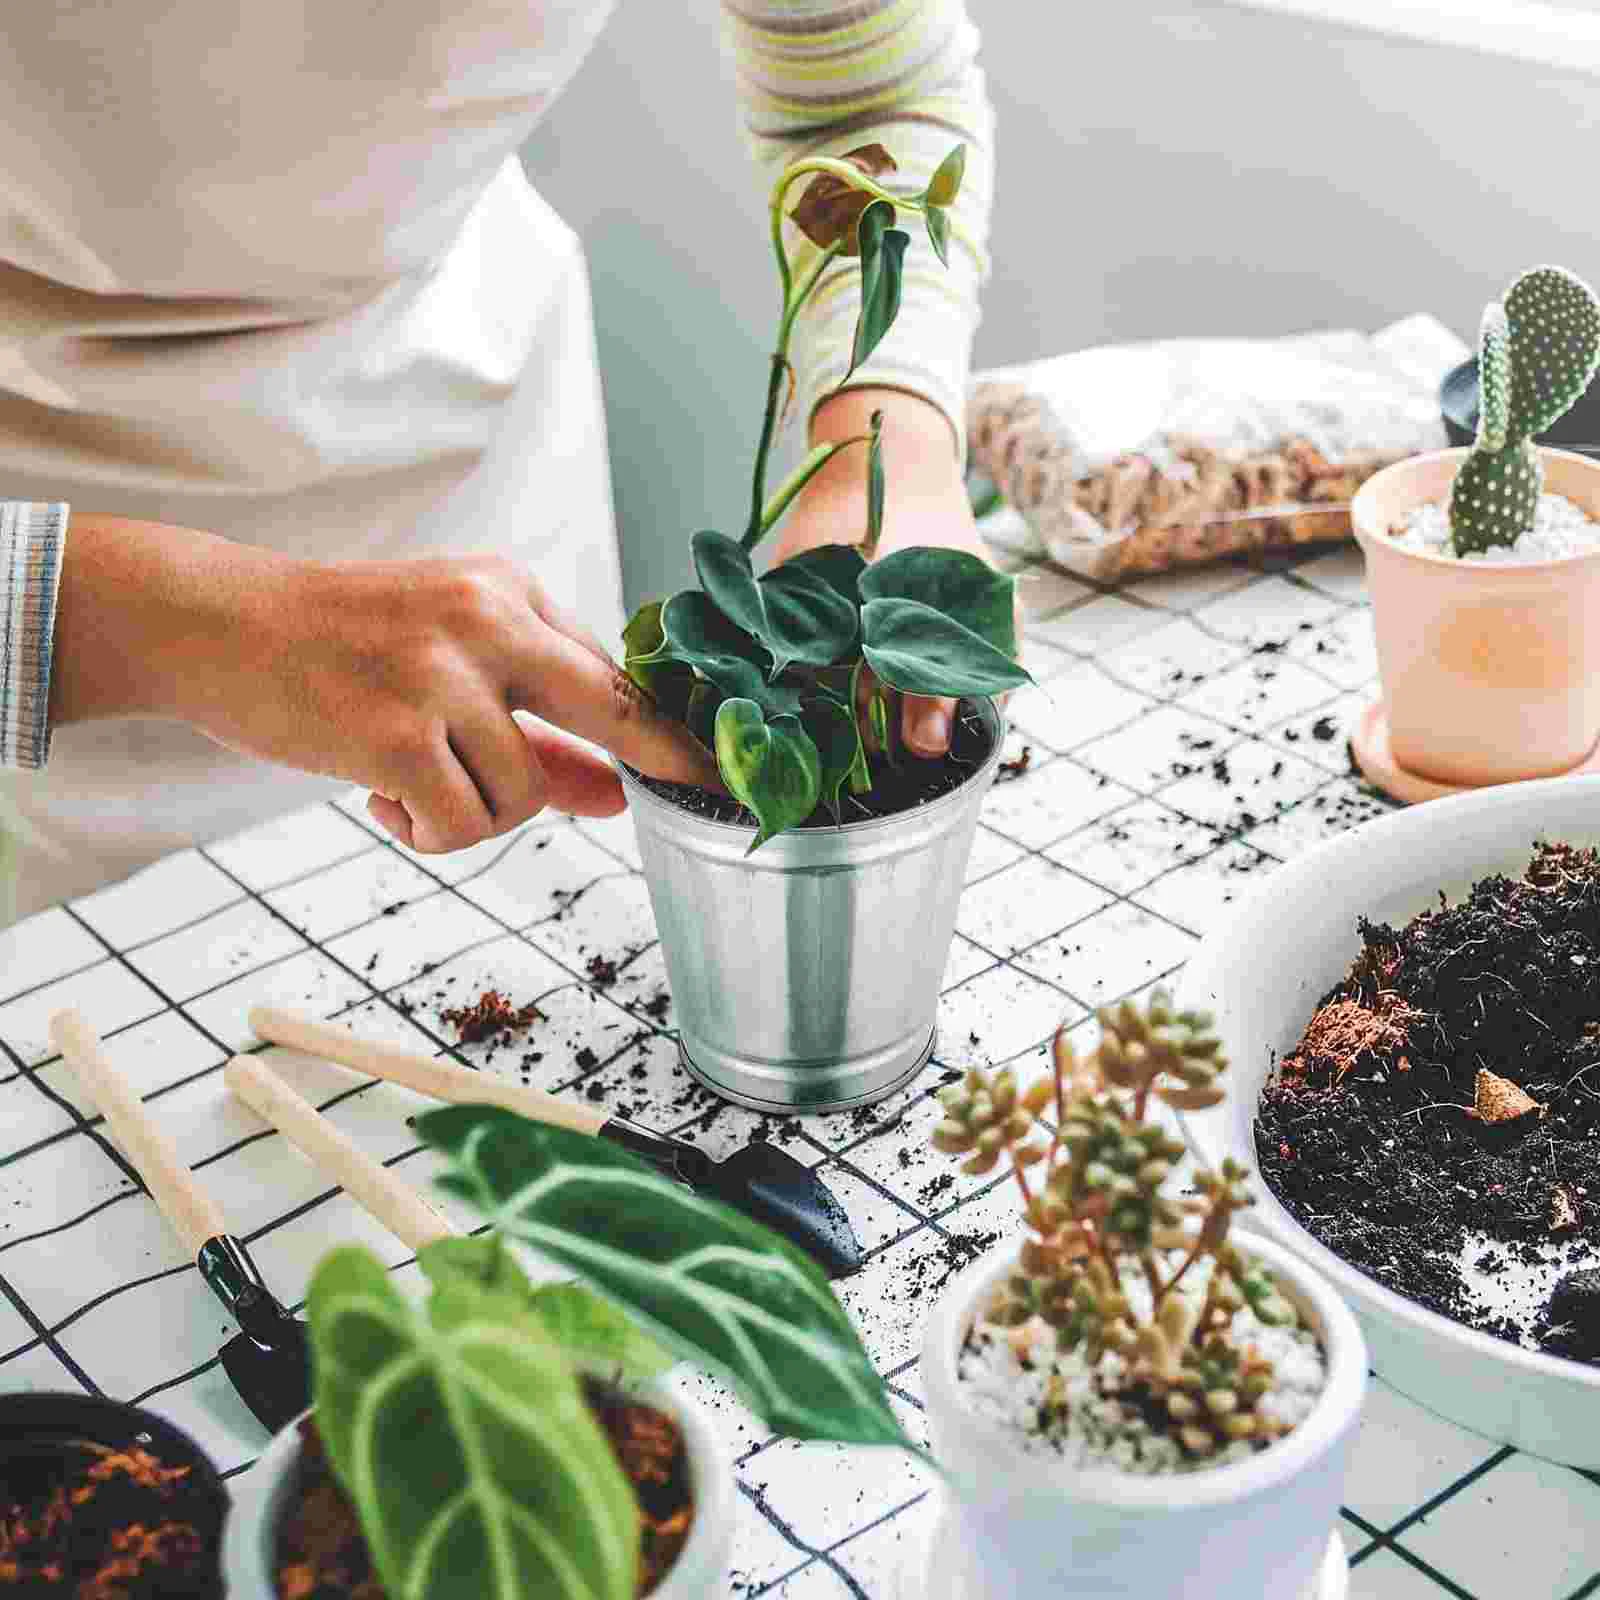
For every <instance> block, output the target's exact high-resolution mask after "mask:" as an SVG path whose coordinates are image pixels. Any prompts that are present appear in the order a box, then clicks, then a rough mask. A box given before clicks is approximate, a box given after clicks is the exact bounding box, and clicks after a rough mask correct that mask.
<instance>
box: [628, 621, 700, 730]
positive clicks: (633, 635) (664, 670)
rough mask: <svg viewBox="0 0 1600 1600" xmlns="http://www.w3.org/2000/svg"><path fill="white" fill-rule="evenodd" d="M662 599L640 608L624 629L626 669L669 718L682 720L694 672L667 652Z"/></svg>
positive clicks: (692, 683)
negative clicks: (663, 628) (662, 624)
mask: <svg viewBox="0 0 1600 1600" xmlns="http://www.w3.org/2000/svg"><path fill="white" fill-rule="evenodd" d="M661 606H662V602H661V601H659V600H652V601H651V602H650V603H649V605H644V606H640V607H639V609H638V610H637V611H635V612H634V614H633V616H632V618H631V619H630V620H629V622H628V625H627V627H625V628H624V629H623V630H622V643H623V658H622V666H623V670H624V671H625V672H626V673H627V674H628V676H629V677H630V678H632V679H633V681H634V682H635V683H636V684H638V685H639V687H640V688H641V689H643V690H644V692H645V693H646V694H647V695H649V696H650V698H651V699H652V700H654V701H655V703H656V704H657V705H658V706H660V708H661V709H662V710H663V711H664V712H666V714H667V715H668V716H671V717H677V718H679V719H681V718H682V717H683V715H684V713H685V711H686V710H687V709H688V705H689V695H690V693H691V692H692V691H693V689H694V685H695V675H694V669H693V668H692V667H690V666H689V665H688V664H687V663H686V662H682V661H675V660H674V659H673V658H672V655H671V652H670V650H666V649H665V646H666V635H665V634H664V633H663V632H662V628H661Z"/></svg>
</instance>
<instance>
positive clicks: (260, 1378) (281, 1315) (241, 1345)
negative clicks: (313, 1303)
mask: <svg viewBox="0 0 1600 1600" xmlns="http://www.w3.org/2000/svg"><path fill="white" fill-rule="evenodd" d="M199 1264H200V1272H201V1275H202V1276H203V1277H204V1278H205V1280H206V1282H207V1283H208V1284H209V1285H210V1286H211V1289H212V1292H213V1293H214V1294H215V1295H216V1296H217V1298H218V1299H219V1300H221V1301H222V1303H223V1304H224V1305H225V1306H227V1308H228V1310H229V1311H230V1312H231V1313H232V1314H233V1317H234V1319H235V1320H236V1321H237V1322H238V1324H239V1332H238V1333H236V1334H235V1335H234V1336H233V1337H232V1338H231V1339H230V1340H229V1341H228V1342H227V1343H226V1344H225V1345H223V1347H222V1350H221V1360H222V1370H223V1371H224V1372H226V1373H227V1375H228V1381H229V1382H230V1383H231V1384H232V1385H233V1387H234V1389H235V1390H236V1391H237V1393H238V1395H239V1398H240V1399H241V1400H243V1401H244V1403H245V1405H247V1406H248V1407H249V1408H250V1411H251V1413H252V1414H253V1415H254V1416H255V1418H256V1420H257V1421H258V1422H259V1423H260V1424H261V1426H262V1427H264V1428H265V1429H266V1430H267V1431H268V1432H269V1433H277V1432H278V1431H279V1430H280V1429H282V1428H285V1427H287V1426H288V1425H289V1424H290V1423H291V1422H293V1421H294V1419H295V1418H296V1417H298V1416H299V1415H300V1413H301V1412H303V1411H304V1410H305V1409H306V1407H307V1406H309V1405H310V1404H311V1346H310V1344H309V1343H308V1341H307V1338H306V1325H305V1323H303V1322H302V1321H300V1319H299V1318H298V1317H296V1316H294V1315H292V1314H291V1313H290V1312H289V1311H287V1310H286V1309H285V1308H284V1306H283V1305H282V1304H281V1303H280V1302H279V1301H278V1300H277V1298H276V1297H275V1296H274V1295H273V1293H272V1291H271V1290H270V1289H268V1288H267V1286H266V1284H265V1283H264V1282H263V1281H262V1278H261V1274H260V1273H259V1272H257V1270H256V1268H255V1264H254V1263H253V1262H252V1261H251V1260H250V1258H249V1256H248V1255H246V1254H245V1250H244V1246H243V1245H241V1244H240V1243H239V1241H238V1240H237V1239H234V1238H231V1237H229V1236H227V1235H223V1236H221V1237H219V1238H216V1239H208V1240H207V1241H206V1242H205V1244H204V1245H202V1246H201V1249H200V1257H199Z"/></svg>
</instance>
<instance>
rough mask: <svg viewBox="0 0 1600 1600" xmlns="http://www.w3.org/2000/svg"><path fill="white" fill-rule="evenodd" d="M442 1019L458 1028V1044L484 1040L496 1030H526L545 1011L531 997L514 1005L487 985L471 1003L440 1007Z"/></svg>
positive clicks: (498, 1031)
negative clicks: (526, 1001)
mask: <svg viewBox="0 0 1600 1600" xmlns="http://www.w3.org/2000/svg"><path fill="white" fill-rule="evenodd" d="M439 1020H440V1021H441V1022H448V1023H449V1024H450V1026H451V1027H452V1028H454V1029H455V1030H456V1042H457V1043H458V1044H481V1043H482V1042H483V1040H485V1039H492V1038H493V1037H494V1036H495V1034H497V1033H522V1032H524V1031H526V1030H527V1029H528V1028H531V1027H532V1026H533V1024H534V1023H535V1022H542V1021H544V1012H542V1011H541V1010H540V1009H539V1008H538V1006H536V1005H534V1004H533V1002H532V1001H529V1002H528V1004H527V1005H525V1006H514V1005H512V1003H511V1002H510V1001H509V1000H508V999H506V997H505V996H504V995H503V994H501V992H500V991H499V990H498V989H485V990H484V991H483V993H482V994H480V995H479V996H478V998H477V999H476V1000H474V1001H473V1002H472V1003H471V1004H470V1005H465V1006H456V1007H453V1008H452V1009H451V1010H449V1011H441V1012H440V1013H439Z"/></svg>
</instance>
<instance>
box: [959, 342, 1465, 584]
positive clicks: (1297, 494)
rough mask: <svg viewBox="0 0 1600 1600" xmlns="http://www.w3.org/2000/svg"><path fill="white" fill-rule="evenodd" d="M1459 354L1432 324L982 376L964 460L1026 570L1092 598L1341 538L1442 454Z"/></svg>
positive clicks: (1136, 348)
mask: <svg viewBox="0 0 1600 1600" xmlns="http://www.w3.org/2000/svg"><path fill="white" fill-rule="evenodd" d="M1467 354H1468V351H1467V347H1466V346H1465V345H1464V344H1462V342H1461V341H1460V340H1459V339H1458V338H1457V337H1456V336H1455V335H1454V334H1452V333H1451V332H1450V331H1449V330H1448V329H1446V328H1445V327H1444V326H1443V325H1442V324H1440V323H1438V322H1436V321H1435V320H1434V319H1433V318H1432V317H1429V316H1414V317H1408V318H1407V319H1405V320H1404V321H1403V322H1398V323H1395V324H1394V325H1393V326H1391V327H1388V328H1385V329H1383V330H1382V331H1381V332H1379V333H1377V334H1372V335H1369V334H1362V333H1351V332H1332V333H1317V334H1303V335H1299V336H1295V337H1292V338H1286V339H1274V340H1247V339H1181V340H1170V341H1165V342H1162V343H1156V344H1143V345H1122V346H1105V347H1101V348H1098V349H1093V350H1083V351H1079V352H1077V353H1075V354H1072V355H1065V356H1056V357H1052V358H1049V359H1046V360H1041V361H1034V362H1030V363H1027V364H1025V365H1022V366H1016V367H1008V368H1003V369H997V370H994V371H990V372H985V373H980V374H978V375H977V376H976V378H975V379H974V383H973V388H972V393H971V396H970V404H969V407H968V418H969V421H968V457H969V462H970V464H971V467H972V468H973V469H974V472H975V474H976V475H978V476H979V477H980V478H981V477H987V478H988V479H989V480H990V481H991V482H992V483H993V485H994V487H995V488H996V489H997V490H998V492H999V494H1000V495H1001V496H1002V497H1003V498H1004V499H1005V500H1006V501H1008V502H1009V503H1010V504H1011V505H1013V506H1014V507H1015V508H1016V509H1017V510H1018V511H1019V512H1020V513H1021V515H1022V518H1023V520H1024V522H1025V523H1026V525H1027V528H1028V531H1029V538H1030V543H1031V544H1032V546H1033V547H1034V548H1035V549H1036V551H1037V553H1039V554H1044V555H1048V556H1049V557H1050V559H1051V560H1053V561H1055V562H1057V563H1058V564H1059V565H1061V566H1063V567H1065V568H1067V569H1068V570H1069V571H1072V572H1076V573H1078V574H1080V575H1082V576H1084V577H1088V578H1093V579H1095V580H1096V581H1097V582H1101V583H1115V582H1118V581H1120V580H1122V579H1125V578H1133V577H1140V576H1145V575H1148V574H1151V573H1158V572H1165V571H1169V570H1171V569H1172V568H1175V567H1184V566H1194V565H1200V564H1203V563H1207V562H1213V561H1221V560H1225V559H1229V558H1246V559H1253V560H1256V561H1265V560H1267V559H1269V558H1270V557H1271V556H1272V555H1273V554H1274V553H1276V552H1281V551H1283V550H1286V549H1288V548H1290V547H1294V546H1301V545H1313V544H1331V543H1337V542H1339V541H1342V540H1345V539H1348V538H1349V537H1350V516H1349V504H1350V500H1351V499H1352V497H1353V496H1354V495H1355V492H1356V490H1357V489H1359V488H1360V487H1361V485H1362V484H1363V483H1364V482H1365V481H1366V480H1367V478H1369V477H1371V475H1372V474H1373V473H1374V472H1376V471H1378V470H1379V469H1380V468H1381V467H1384V466H1387V465H1388V464H1389V463H1390V462H1391V461H1398V460H1400V459H1402V458H1403V457H1405V456H1408V455H1414V454H1416V453H1418V452H1420V451H1424V450H1437V449H1443V448H1444V447H1445V446H1446V444H1447V443H1448V440H1447V439H1446V436H1445V431H1444V425H1443V423H1442V422H1441V420H1440V416H1439V383H1440V380H1441V379H1442V378H1443V377H1444V375H1445V373H1446V372H1447V371H1448V370H1449V369H1450V368H1451V367H1452V366H1454V365H1456V364H1457V363H1458V362H1460V361H1462V360H1464V359H1465V358H1466V356H1467Z"/></svg>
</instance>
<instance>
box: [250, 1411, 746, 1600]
mask: <svg viewBox="0 0 1600 1600" xmlns="http://www.w3.org/2000/svg"><path fill="white" fill-rule="evenodd" d="M640 1394H641V1396H642V1398H644V1399H645V1400H647V1401H649V1402H650V1404H652V1405H655V1406H659V1407H660V1408H661V1410H663V1411H665V1412H667V1413H668V1414H669V1415H670V1416H671V1417H673V1418H674V1419H675V1420H676V1422H677V1424H678V1426H679V1428H681V1429H682V1430H683V1439H684V1445H685V1448H686V1449H687V1450H688V1453H689V1477H690V1481H691V1483H692V1484H693V1488H694V1505H695V1515H694V1525H693V1527H691V1528H690V1530H689V1537H688V1540H687V1542H686V1543H685V1544H684V1547H683V1550H682V1551H681V1552H680V1554H679V1556H678V1559H677V1562H676V1563H675V1565H674V1566H673V1568H672V1571H671V1572H669V1573H668V1574H667V1575H666V1577H665V1578H663V1579H662V1580H661V1582H660V1583H659V1584H658V1585H657V1586H656V1589H655V1591H654V1592H653V1594H652V1595H651V1597H650V1600H702V1597H703V1596H707V1595H712V1594H719V1593H721V1592H722V1591H723V1589H724V1588H725V1586H726V1584H727V1581H728V1559H729V1548H730V1546H731V1544H732V1540H733V1519H734V1512H735V1502H736V1501H737V1498H738V1491H737V1489H736V1488H735V1487H734V1481H733V1464H732V1462H730V1461H729V1459H728V1457H727V1453H726V1451H725V1450H724V1449H723V1447H722V1445H721V1443H720V1442H719V1441H718V1439H717V1436H716V1434H715V1433H714V1432H713V1431H712V1428H711V1424H710V1423H709V1422H708V1421H707V1419H706V1415H705V1413H704V1411H702V1410H701V1408H700V1407H699V1406H697V1405H696V1404H694V1402H693V1401H691V1400H689V1399H688V1398H686V1397H685V1396H684V1395H682V1394H679V1393H677V1392H676V1391H675V1390H674V1389H672V1388H671V1387H670V1386H669V1385H668V1384H666V1383H665V1382H656V1383H651V1384H647V1385H645V1386H644V1387H643V1388H642V1389H641V1390H640ZM299 1465H300V1421H299V1419H298V1418H296V1419H295V1421H293V1422H291V1423H290V1424H289V1426H288V1427H287V1428H285V1429H284V1430H283V1431H282V1432H281V1433H279V1434H277V1435H276V1436H275V1437H274V1438H273V1440H272V1443H271V1444H270V1445H268V1446H267V1449H266V1451H265V1453H264V1454H263V1455H262V1456H261V1457H260V1459H259V1460H258V1461H257V1462H256V1463H255V1465H254V1466H253V1467H251V1469H250V1470H249V1471H248V1472H247V1473H245V1475H244V1476H243V1477H242V1478H240V1479H239V1480H238V1482H237V1484H236V1485H235V1487H234V1496H233V1509H232V1511H231V1512H230V1513H229V1515H228V1521H227V1525H226V1526H225V1528H224V1529H223V1541H222V1561H223V1570H224V1573H225V1574H226V1577H227V1592H228V1600H276V1595H277V1583H276V1577H275V1573H274V1561H275V1554H276V1550H277V1544H278V1524H279V1523H280V1522H281V1521H282V1520H283V1518H284V1516H285V1515H286V1514H287V1513H288V1510H289V1508H290V1505H291V1500H292V1496H293V1495H294V1492H295V1489H296V1487H297V1484H298V1477H299ZM441 1600H443V1597H441Z"/></svg>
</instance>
